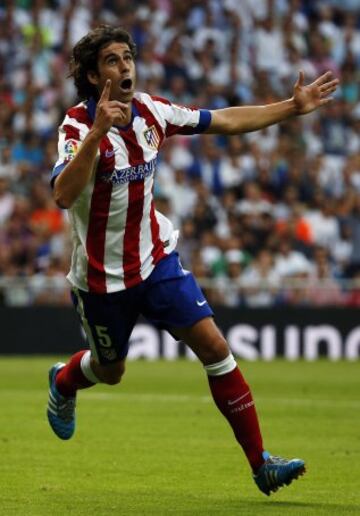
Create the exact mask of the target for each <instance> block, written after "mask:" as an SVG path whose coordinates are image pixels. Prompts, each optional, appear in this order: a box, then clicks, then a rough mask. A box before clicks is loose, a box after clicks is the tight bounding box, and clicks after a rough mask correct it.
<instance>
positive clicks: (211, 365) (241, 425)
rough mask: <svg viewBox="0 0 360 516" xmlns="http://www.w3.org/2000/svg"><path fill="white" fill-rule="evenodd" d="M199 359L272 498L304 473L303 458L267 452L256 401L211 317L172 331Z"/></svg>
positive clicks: (259, 482) (258, 478)
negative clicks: (281, 488)
mask: <svg viewBox="0 0 360 516" xmlns="http://www.w3.org/2000/svg"><path fill="white" fill-rule="evenodd" d="M171 331H172V332H173V333H174V334H175V335H176V336H177V337H179V338H181V339H182V340H183V341H184V342H185V343H186V344H187V345H188V346H189V347H190V348H191V349H192V350H193V351H194V353H195V354H196V355H197V356H198V358H199V359H200V360H201V362H202V363H203V365H204V368H205V370H206V372H207V375H208V381H209V386H210V390H211V393H212V396H213V399H214V401H215V404H216V405H217V407H218V409H219V410H220V412H221V413H222V414H223V415H224V416H225V418H226V419H227V420H228V422H229V423H230V425H231V427H232V429H233V431H234V434H235V437H236V439H237V441H238V442H239V444H240V445H241V446H242V448H243V450H244V452H245V455H246V457H247V459H248V461H249V464H250V466H251V468H252V471H253V474H254V480H255V482H256V484H257V486H258V487H259V489H260V490H261V491H262V492H263V493H265V494H267V495H269V494H270V492H271V491H276V490H277V489H278V488H279V487H280V486H282V485H284V484H290V483H291V482H292V480H294V479H295V478H297V477H298V476H299V475H301V474H303V473H304V471H305V464H304V462H303V461H302V460H300V459H293V460H290V461H289V460H286V459H281V458H279V457H272V456H270V454H269V453H267V452H266V451H264V448H263V443H262V437H261V431H260V426H259V421H258V417H257V414H256V410H255V404H254V400H253V397H252V394H251V391H250V388H249V385H248V384H247V383H246V381H245V379H244V377H243V376H242V374H241V372H240V370H239V368H238V366H237V364H236V362H235V359H234V357H233V355H232V354H231V352H230V350H229V347H228V344H227V342H226V340H225V339H224V337H223V335H222V334H221V332H220V330H219V328H218V327H217V326H216V324H215V323H214V321H213V319H212V318H211V317H207V318H204V319H202V320H200V321H199V322H197V323H196V324H195V325H193V326H192V327H190V328H181V329H178V328H173V329H172V330H171Z"/></svg>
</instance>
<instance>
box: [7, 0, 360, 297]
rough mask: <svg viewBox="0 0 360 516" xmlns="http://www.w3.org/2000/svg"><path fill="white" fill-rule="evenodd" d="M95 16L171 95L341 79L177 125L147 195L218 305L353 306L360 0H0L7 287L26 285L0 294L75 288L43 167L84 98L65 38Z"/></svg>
mask: <svg viewBox="0 0 360 516" xmlns="http://www.w3.org/2000/svg"><path fill="white" fill-rule="evenodd" d="M100 23H108V24H112V25H121V26H123V27H125V28H126V29H128V30H129V31H130V32H131V33H132V35H133V37H134V39H135V41H136V44H137V48H138V58H137V73H138V88H137V89H138V90H143V91H147V92H148V93H150V94H156V95H161V96H164V97H166V98H168V99H169V100H171V101H174V102H176V103H178V104H183V105H188V106H196V107H202V108H208V109H217V108H223V107H226V106H230V105H242V104H264V103H268V102H274V101H277V100H281V99H284V98H287V97H289V96H291V95H292V87H293V84H294V82H295V81H296V79H297V76H298V72H299V70H303V71H304V73H305V77H306V81H307V82H310V81H312V80H313V79H314V78H315V77H317V76H318V75H319V74H322V73H323V72H325V71H326V70H331V71H332V72H333V73H334V75H335V76H337V77H339V78H340V79H341V86H340V88H339V91H338V93H337V94H336V95H335V98H334V100H333V102H332V103H331V104H329V105H328V106H327V107H325V108H324V109H322V110H320V111H318V112H316V113H314V114H311V115H308V116H306V117H300V118H293V119H291V120H289V121H287V122H286V123H283V124H281V125H278V126H273V127H270V128H268V129H265V130H262V131H259V132H254V133H249V134H246V135H239V136H232V137H226V138H225V137H217V136H212V135H203V136H199V137H191V138H188V137H174V138H170V139H169V140H167V142H166V143H165V145H164V147H163V151H162V154H161V158H160V160H159V163H158V171H157V176H158V177H157V189H156V192H155V193H156V198H157V206H158V209H159V210H160V211H162V212H163V213H165V214H166V215H167V216H168V217H169V218H170V219H171V220H172V221H173V223H174V224H175V226H176V227H177V228H179V229H180V232H181V238H180V241H179V247H178V250H179V252H180V255H181V257H182V262H183V265H184V267H185V268H190V269H191V270H192V271H193V272H194V273H195V275H196V276H197V277H198V278H199V280H200V281H201V282H202V284H203V286H204V289H205V291H206V294H207V296H208V298H209V300H210V301H211V302H212V303H222V304H225V305H227V306H233V307H237V306H249V307H266V306H274V305H281V304H290V305H302V306H322V305H327V304H332V305H341V306H360V283H358V282H359V281H360V0H341V1H337V0H332V1H331V0H318V1H317V0H273V1H271V0H256V1H253V0H143V1H141V0H132V1H131V2H130V1H127V0H112V1H110V0H109V1H107V0H57V1H56V0H53V1H51V0H49V1H46V0H33V1H30V0H18V1H15V0H14V1H11V0H9V1H0V287H1V281H3V282H4V281H5V278H18V279H19V280H21V279H22V278H28V282H29V285H31V289H30V290H29V289H24V288H23V287H22V286H21V285H23V283H22V282H21V281H19V285H20V286H19V287H18V288H15V287H13V288H9V289H5V288H4V289H3V290H2V297H3V302H6V303H9V304H23V303H28V302H34V303H51V302H57V303H68V302H69V294H68V287H67V285H66V284H65V282H64V276H65V274H66V273H67V270H68V267H69V259H70V255H71V245H70V239H69V231H68V223H67V218H66V211H61V210H59V209H58V208H57V207H56V206H55V204H54V202H53V200H52V197H51V192H50V187H49V177H50V172H51V170H52V167H53V165H54V162H55V161H56V156H57V127H58V125H59V123H60V122H61V120H62V118H63V116H64V113H65V110H66V109H67V108H68V107H69V106H71V105H73V104H75V103H76V102H77V99H76V95H75V90H74V87H73V85H72V81H71V80H69V79H67V74H68V62H69V56H70V53H71V49H72V47H73V45H74V44H75V43H76V41H78V40H79V39H80V38H81V37H82V36H83V35H84V34H85V33H86V32H87V31H88V30H89V29H91V28H93V27H95V26H97V25H98V24H100ZM7 281H8V280H7ZM349 284H350V285H352V286H353V288H352V289H349V288H348V285H349ZM13 285H15V283H14V282H13ZM49 285H50V286H51V288H50V289H49V288H46V287H49ZM354 285H355V286H354ZM0 291H1V288H0ZM29 292H30V293H29ZM0 297H1V296H0Z"/></svg>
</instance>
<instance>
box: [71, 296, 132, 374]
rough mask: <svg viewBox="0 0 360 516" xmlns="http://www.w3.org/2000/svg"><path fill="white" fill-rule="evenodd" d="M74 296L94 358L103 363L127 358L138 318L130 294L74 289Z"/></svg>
mask: <svg viewBox="0 0 360 516" xmlns="http://www.w3.org/2000/svg"><path fill="white" fill-rule="evenodd" d="M72 299H73V302H74V305H75V307H76V310H77V312H78V314H79V316H80V320H81V323H82V325H83V328H84V331H85V333H86V337H87V340H88V344H89V347H90V349H91V354H92V357H93V359H94V360H95V361H96V362H98V363H99V364H102V365H107V364H111V363H117V362H119V361H122V360H123V359H125V358H126V356H127V353H128V348H129V338H130V335H131V332H132V330H133V328H134V325H135V322H136V319H137V317H138V311H137V310H136V307H134V303H133V300H132V299H131V298H130V297H129V295H128V293H127V292H126V291H124V292H116V293H114V294H92V293H89V292H84V291H80V290H79V289H75V288H74V289H72ZM114 367H115V368H116V366H114ZM120 367H121V366H119V368H120Z"/></svg>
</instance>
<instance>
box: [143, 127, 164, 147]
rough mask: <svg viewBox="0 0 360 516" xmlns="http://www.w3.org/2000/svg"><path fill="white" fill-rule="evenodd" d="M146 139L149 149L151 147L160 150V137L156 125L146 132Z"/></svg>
mask: <svg viewBox="0 0 360 516" xmlns="http://www.w3.org/2000/svg"><path fill="white" fill-rule="evenodd" d="M144 138H145V141H146V143H147V144H148V146H149V147H151V148H152V149H157V148H158V146H159V143H160V136H159V133H158V132H157V129H156V127H155V126H154V125H152V126H151V127H149V129H146V131H144Z"/></svg>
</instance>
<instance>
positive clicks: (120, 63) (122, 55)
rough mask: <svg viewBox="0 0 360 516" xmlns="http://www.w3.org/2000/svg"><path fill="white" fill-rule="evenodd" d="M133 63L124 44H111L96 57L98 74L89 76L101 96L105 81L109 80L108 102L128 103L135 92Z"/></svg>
mask: <svg viewBox="0 0 360 516" xmlns="http://www.w3.org/2000/svg"><path fill="white" fill-rule="evenodd" d="M135 77H136V74H135V63H134V59H133V57H132V55H131V52H130V49H129V47H128V45H127V44H126V43H119V42H116V41H114V42H112V43H110V44H109V45H107V46H106V47H104V48H102V49H101V50H100V52H99V56H98V72H97V73H94V74H92V75H91V76H89V80H91V82H92V83H93V84H95V85H96V87H97V89H98V91H99V94H101V92H102V90H103V88H104V86H105V83H106V81H107V79H111V92H110V100H120V101H121V102H130V101H131V100H132V98H133V96H134V91H135Z"/></svg>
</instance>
